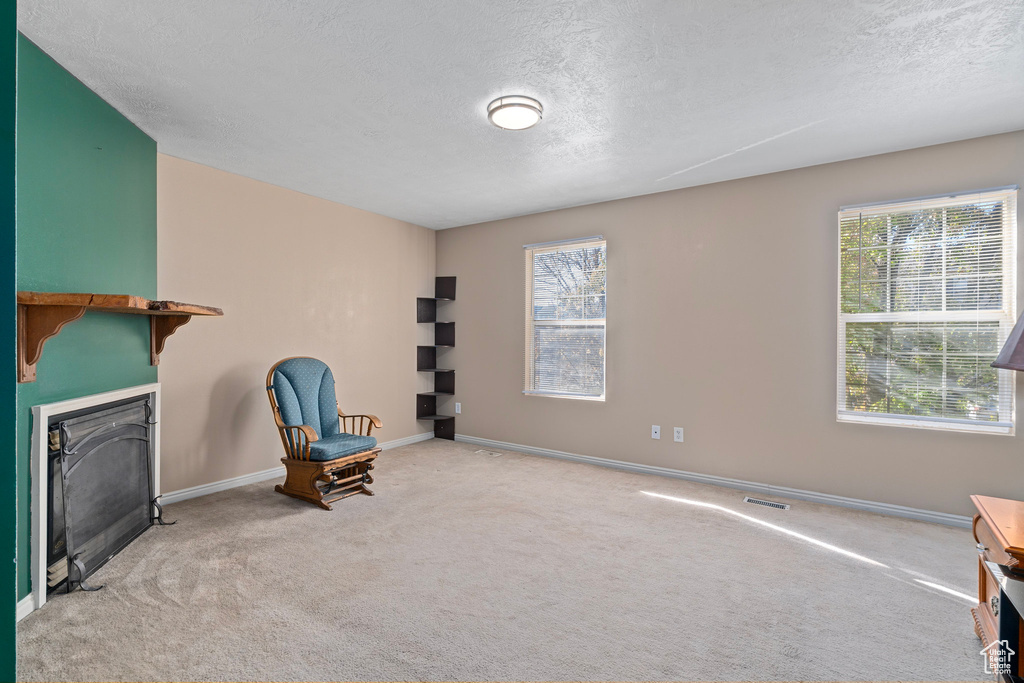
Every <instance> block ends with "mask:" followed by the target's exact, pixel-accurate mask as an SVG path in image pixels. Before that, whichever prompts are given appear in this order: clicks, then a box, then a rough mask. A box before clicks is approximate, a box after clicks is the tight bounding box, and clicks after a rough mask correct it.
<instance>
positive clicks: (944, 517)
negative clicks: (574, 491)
mask: <svg viewBox="0 0 1024 683" xmlns="http://www.w3.org/2000/svg"><path fill="white" fill-rule="evenodd" d="M455 440H456V441H462V442H465V443H470V444H476V445H478V446H490V447H493V448H500V449H503V450H507V451H519V452H520V453H527V454H529V455H540V456H544V457H546V458H558V459H559V460H571V461H573V462H583V463H587V464H589V465H599V466H601V467H611V468H613V469H617V470H625V471H626V472H636V473H638V474H655V475H658V476H661V477H672V478H674V479H685V480H687V481H694V482H697V483H700V484H711V485H713V486H724V487H726V488H730V489H739V490H741V491H749V492H751V493H759V494H762V495H768V496H781V497H784V498H794V499H796V500H806V501H808V502H811V503H824V504H826V505H835V506H838V507H844V508H853V509H854V510H866V511H868V512H877V513H879V514H882V515H890V516H893V517H906V518H908V519H917V520H920V521H922V522H934V523H936V524H945V525H947V526H955V527H963V528H966V529H969V528H971V518H970V517H965V516H963V515H952V514H949V513H947V512H934V511H932V510H921V509H918V508H911V507H905V506H903V505H892V504H890V503H876V502H874V501H870V500H860V499H859V498H847V497H846V496H834V495H832V494H829V493H818V492H816V491H804V490H803V489H793V488H789V487H788V486H773V485H771V484H760V483H758V482H753V481H743V480H742V479H730V478H728V477H716V476H714V475H711V474H700V473H699V472H686V471H684V470H675V469H671V468H668V467H655V466H653V465H640V464H637V463H634V462H624V461H622V460H609V459H606V458H595V457H594V456H592V455H579V454H577V453H566V452H565V451H554V450H551V449H548V448H536V447H534V446H523V445H522V444H516V443H507V442H505V441H494V440H493V439H482V438H480V437H478V436H466V435H464V434H456V435H455Z"/></svg>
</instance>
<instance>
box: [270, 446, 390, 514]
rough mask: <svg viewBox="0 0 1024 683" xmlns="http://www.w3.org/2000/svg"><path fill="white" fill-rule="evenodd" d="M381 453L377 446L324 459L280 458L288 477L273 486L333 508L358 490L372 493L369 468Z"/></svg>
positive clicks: (313, 502) (281, 490) (318, 504)
mask: <svg viewBox="0 0 1024 683" xmlns="http://www.w3.org/2000/svg"><path fill="white" fill-rule="evenodd" d="M379 453H380V449H379V448H374V449H372V450H369V451H364V452H363V453H356V454H354V455H347V456H345V457H344V458H338V459H337V460H327V461H324V462H316V461H312V460H298V459H295V458H281V462H283V463H284V466H285V471H286V477H285V480H284V484H283V485H282V484H278V485H277V486H275V487H274V490H275V491H277V492H278V493H283V494H284V495H286V496H290V497H292V498H297V499H299V500H304V501H307V502H309V503H312V504H313V505H316V506H317V507H320V508H323V509H324V510H330V509H331V503H336V502H337V501H339V500H342V499H343V498H348V497H349V496H354V495H356V494H359V493H361V494H363V495H367V496H372V495H373V491H371V490H370V489H368V488H367V487H366V485H367V484H372V483H373V477H372V476H371V475H370V470H372V469H373V461H374V460H375V459H376V458H377V455H378V454H379ZM335 494H340V495H335Z"/></svg>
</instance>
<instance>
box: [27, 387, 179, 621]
mask: <svg viewBox="0 0 1024 683" xmlns="http://www.w3.org/2000/svg"><path fill="white" fill-rule="evenodd" d="M159 401H160V387H159V385H158V384H149V385H143V386H139V387H132V388H129V389H124V390H120V391H115V392H108V393H106V394H97V395H94V396H87V397H83V398H80V399H74V400H71V401H63V402H61V403H53V404H49V405H44V406H36V407H34V408H33V409H32V413H33V431H32V434H33V438H32V460H33V469H32V476H33V482H32V487H33V489H32V494H33V496H32V515H33V519H32V598H33V600H32V607H33V608H38V607H40V606H41V605H42V604H43V603H44V602H45V601H46V597H47V595H48V594H50V595H52V594H53V593H55V592H70V591H72V590H74V589H76V588H79V587H81V588H83V589H85V590H92V589H94V587H93V586H91V585H90V583H89V582H88V580H87V579H88V577H89V576H90V575H91V574H92V573H93V572H95V571H96V570H97V569H99V568H100V567H102V566H103V564H104V563H106V562H107V560H109V559H110V558H111V557H113V556H114V555H116V554H117V553H118V552H120V551H121V550H122V549H123V548H125V547H126V546H127V545H128V544H129V543H131V542H132V541H133V540H134V539H135V538H137V537H138V536H139V535H140V534H142V533H144V532H145V531H146V530H147V529H149V527H150V526H152V525H153V524H154V523H161V520H160V512H161V509H160V506H159V504H158V503H157V502H156V499H157V498H158V497H159V495H160V476H159V414H160V412H159V410H160V402H159Z"/></svg>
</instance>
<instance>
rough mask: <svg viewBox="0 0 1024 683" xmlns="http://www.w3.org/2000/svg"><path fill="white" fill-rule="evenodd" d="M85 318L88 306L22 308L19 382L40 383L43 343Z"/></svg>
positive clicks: (20, 316) (19, 314) (20, 310)
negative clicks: (71, 323) (39, 366)
mask: <svg viewBox="0 0 1024 683" xmlns="http://www.w3.org/2000/svg"><path fill="white" fill-rule="evenodd" d="M83 315H85V306H24V305H21V304H19V305H18V382H35V381H36V363H38V362H39V357H40V356H42V355H43V344H45V343H46V340H47V339H49V338H50V337H53V336H55V335H56V334H57V333H58V332H60V331H61V328H63V327H64V326H65V325H67V324H68V323H69V322H72V321H73V320H78V319H79V318H81V317H82V316H83Z"/></svg>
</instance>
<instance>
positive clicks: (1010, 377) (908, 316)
mask: <svg viewBox="0 0 1024 683" xmlns="http://www.w3.org/2000/svg"><path fill="white" fill-rule="evenodd" d="M1018 189H1019V188H1018V186H1017V185H1007V186H1003V187H995V188H990V189H988V190H975V191H971V192H957V193H953V194H938V195H930V196H927V197H917V198H913V199H903V200H897V201H892V202H873V203H868V204H859V205H853V206H843V207H840V209H839V212H838V213H837V216H836V235H837V238H839V236H840V235H841V230H842V214H843V213H844V212H847V211H850V210H854V209H866V208H874V207H881V206H891V207H893V210H897V205H899V204H912V203H916V202H920V201H930V200H939V199H949V200H952V201H954V202H955V201H956V200H957V199H959V198H962V197H965V196H969V195H979V194H986V193H996V192H1016V191H1017V190H1018ZM1013 205H1014V208H1016V201H1014V202H1013ZM1016 218H1017V217H1016V214H1013V215H1010V214H1009V213H1008V214H1007V215H1005V216H1004V218H1003V220H1005V221H1011V222H1012V225H1011V226H1010V227H1011V228H1013V229H1011V230H1006V229H1005V228H1004V234H1008V236H1009V244H1007V245H1004V249H1003V253H1002V257H1003V273H1004V274H1009V277H1003V291H1002V300H1003V308H1002V309H1001V310H990V311H915V312H911V313H843V264H842V258H843V252H842V246H841V244H840V243H839V242H837V244H836V313H837V315H836V321H837V325H836V327H837V340H836V341H837V347H836V348H837V354H836V382H837V393H836V421H837V422H845V423H851V424H872V425H881V426H888V427H910V428H915V429H934V430H940V431H950V432H967V433H976V434H977V433H981V434H997V435H1003V436H1013V435H1014V433H1015V429H1016V423H1017V416H1016V403H1015V395H1016V388H1017V387H1016V379H1017V376H1016V373H1015V372H1013V371H1011V370H999V382H1000V385H1001V384H1002V383H1003V382H1004V381H1005V382H1009V383H1010V387H1009V391H1008V392H1003V391H1000V405H999V415H1000V418H1002V419H1001V420H1000V421H999V422H974V421H971V420H958V419H955V418H931V417H917V416H910V415H899V414H893V413H868V412H862V411H853V410H844V409H843V408H841V407H840V397H843V396H845V395H846V325H847V323H856V322H902V321H906V322H958V321H964V322H975V321H977V322H1000V323H1004V324H1007V325H1008V327H1007V328H1006V331H1007V333H1009V330H1010V329H1012V327H1013V324H1014V322H1015V321H1016V312H1017V287H1016V284H1017V277H1016V275H1017V264H1016V262H1015V261H1016V259H1015V256H1016V253H1017V228H1018V226H1017V225H1016ZM943 230H945V224H944V225H943ZM943 297H945V288H943ZM1007 309H1008V310H1007Z"/></svg>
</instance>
